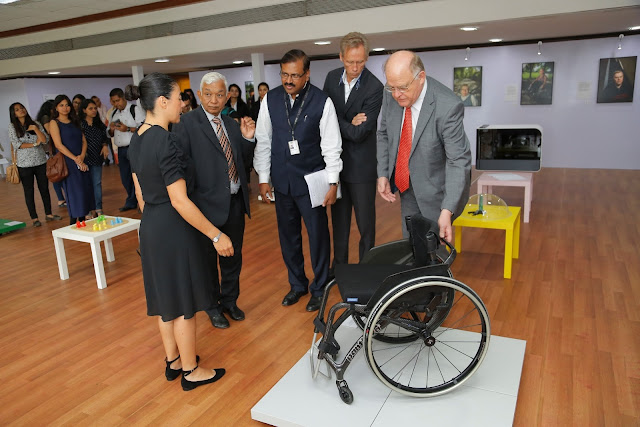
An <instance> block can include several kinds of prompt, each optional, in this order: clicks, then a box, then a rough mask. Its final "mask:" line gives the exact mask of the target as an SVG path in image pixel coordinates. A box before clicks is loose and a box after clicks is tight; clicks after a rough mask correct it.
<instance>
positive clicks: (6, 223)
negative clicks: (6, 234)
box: [4, 221, 23, 227]
mask: <svg viewBox="0 0 640 427" xmlns="http://www.w3.org/2000/svg"><path fill="white" fill-rule="evenodd" d="M20 224H23V222H22V221H9V222H5V223H4V225H6V226H7V227H13V226H14V225H20Z"/></svg>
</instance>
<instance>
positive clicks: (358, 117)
mask: <svg viewBox="0 0 640 427" xmlns="http://www.w3.org/2000/svg"><path fill="white" fill-rule="evenodd" d="M368 58H369V41H368V40H367V38H366V37H365V36H364V34H361V33H356V32H352V33H349V34H347V35H346V36H344V37H343V38H342V40H341V41H340V61H342V63H343V64H344V67H340V68H337V69H335V70H333V71H331V72H329V74H327V78H326V79H325V81H324V88H323V90H324V92H325V93H326V94H327V95H329V98H331V100H332V101H333V105H335V107H336V114H337V116H338V123H339V125H340V134H341V136H342V155H341V157H342V164H343V167H342V172H341V173H340V182H341V185H342V199H338V200H336V203H335V204H334V205H333V206H331V222H332V225H333V266H332V268H331V272H330V276H331V275H332V273H333V271H334V269H335V266H336V264H347V263H348V262H349V232H350V231H351V211H352V210H353V211H355V216H356V223H357V224H358V231H359V232H360V247H359V255H360V260H362V257H364V255H365V254H366V253H367V252H368V251H369V249H371V248H372V247H373V246H374V245H375V240H376V178H377V177H378V175H377V173H376V128H377V125H378V115H379V114H380V107H381V106H382V92H383V90H382V87H383V86H382V83H380V80H378V78H377V77H376V76H374V75H373V74H371V72H370V71H369V70H367V69H366V68H365V64H366V62H367V59H368Z"/></svg>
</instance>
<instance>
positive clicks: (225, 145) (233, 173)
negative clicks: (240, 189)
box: [213, 117, 238, 182]
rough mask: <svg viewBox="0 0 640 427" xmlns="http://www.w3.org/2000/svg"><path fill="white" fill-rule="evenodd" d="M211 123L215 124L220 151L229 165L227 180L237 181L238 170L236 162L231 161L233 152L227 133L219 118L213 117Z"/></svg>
mask: <svg viewBox="0 0 640 427" xmlns="http://www.w3.org/2000/svg"><path fill="white" fill-rule="evenodd" d="M213 123H214V124H215V125H216V134H217V135H218V140H219V141H220V146H221V147H222V152H223V153H224V155H225V157H226V158H227V164H228V165H229V181H231V182H238V171H237V170H236V164H235V162H234V161H233V152H232V151H231V144H230V143H229V138H227V135H226V134H225V133H224V129H223V128H222V122H221V121H220V118H218V117H214V118H213Z"/></svg>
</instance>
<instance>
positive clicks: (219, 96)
mask: <svg viewBox="0 0 640 427" xmlns="http://www.w3.org/2000/svg"><path fill="white" fill-rule="evenodd" d="M214 96H215V97H216V98H217V99H219V100H220V99H224V98H226V97H227V94H226V93H211V92H205V93H203V94H202V98H204V99H205V100H207V101H208V100H210V99H211V98H212V97H214Z"/></svg>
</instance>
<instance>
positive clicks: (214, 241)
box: [213, 230, 222, 243]
mask: <svg viewBox="0 0 640 427" xmlns="http://www.w3.org/2000/svg"><path fill="white" fill-rule="evenodd" d="M220 236H222V230H220V232H219V233H218V235H217V236H216V237H214V238H213V243H218V240H220Z"/></svg>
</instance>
